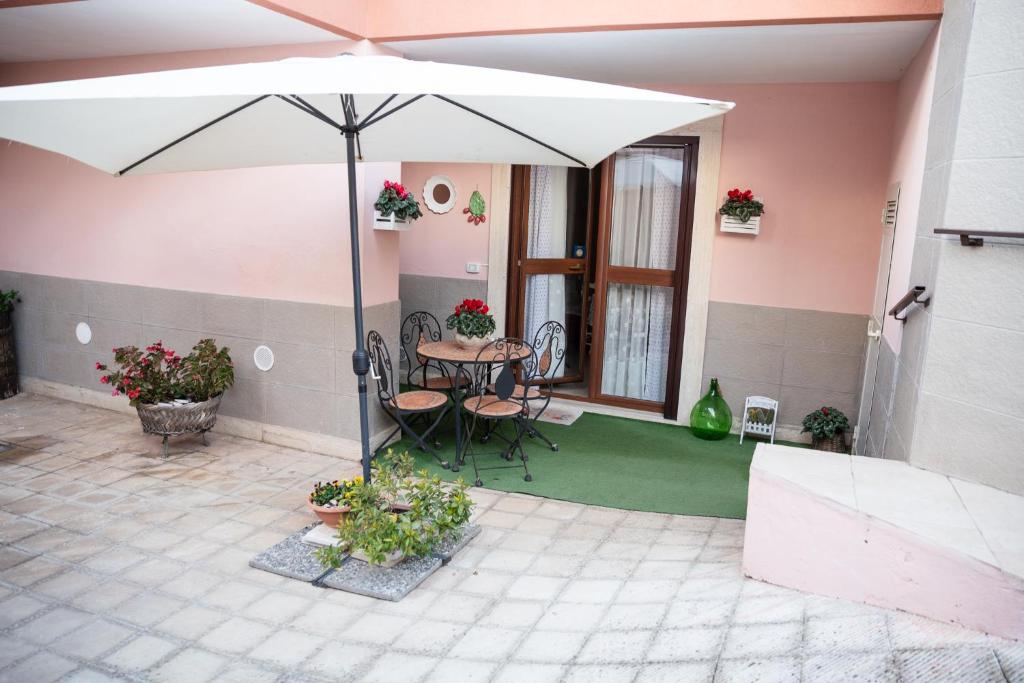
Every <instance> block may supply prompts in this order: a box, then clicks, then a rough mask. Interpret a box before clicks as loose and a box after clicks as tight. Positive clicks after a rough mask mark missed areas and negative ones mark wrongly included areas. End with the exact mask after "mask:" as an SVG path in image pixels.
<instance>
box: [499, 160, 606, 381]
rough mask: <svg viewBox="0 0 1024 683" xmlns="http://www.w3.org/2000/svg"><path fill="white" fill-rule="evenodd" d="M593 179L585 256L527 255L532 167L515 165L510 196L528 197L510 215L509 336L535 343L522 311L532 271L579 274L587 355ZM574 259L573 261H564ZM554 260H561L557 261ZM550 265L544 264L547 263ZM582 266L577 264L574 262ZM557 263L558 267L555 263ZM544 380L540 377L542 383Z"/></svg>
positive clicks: (581, 347)
mask: <svg viewBox="0 0 1024 683" xmlns="http://www.w3.org/2000/svg"><path fill="white" fill-rule="evenodd" d="M591 182H592V181H591V180H589V179H588V188H587V193H588V201H587V212H586V218H585V220H586V224H587V232H586V242H585V245H584V254H583V258H582V259H575V258H546V259H527V257H526V242H527V237H528V227H529V220H530V206H529V196H530V190H531V188H530V167H529V166H523V165H513V166H512V190H511V195H510V196H511V197H519V198H522V197H526V198H527V199H526V201H512V202H511V208H510V212H509V215H510V219H509V233H510V234H509V248H508V272H509V273H511V274H513V276H512V277H510V278H509V280H508V287H507V288H506V301H507V305H506V312H505V330H506V332H507V334H508V335H509V336H515V337H520V338H523V339H524V341H526V342H529V343H532V342H533V340H532V339H525V337H524V335H525V330H523V324H522V322H521V321H522V320H523V314H524V312H525V308H526V278H527V277H528V276H529V275H537V274H552V275H559V274H560V275H580V276H582V277H583V294H582V297H581V300H580V315H581V317H582V319H583V326H584V329H583V330H581V334H580V344H579V349H578V354H579V358H580V359H583V358H584V357H585V355H586V347H587V335H586V329H585V328H586V320H587V306H588V304H589V303H590V282H589V280H590V277H589V276H590V261H591V258H590V250H591V232H592V231H591V229H590V225H591V220H592V218H593V217H592V215H591V211H592V204H593V202H591V201H590V200H589V195H590V193H592V192H593V188H592V187H591V186H590V184H589V183H591ZM527 260H529V261H533V262H534V263H533V264H528V263H526V261H527ZM567 261H571V262H573V263H572V264H567V263H565V262H567ZM555 262H561V263H558V264H556V263H555ZM545 265H546V266H547V268H545V267H544V266H545ZM574 265H577V266H581V267H578V268H574V267H573V266H574ZM555 266H557V268H556V267H555ZM510 292H511V293H514V294H515V296H509V293H510ZM587 372H588V369H586V368H582V367H581V368H580V375H581V377H576V376H570V377H560V378H555V379H553V380H551V382H552V383H553V384H565V383H572V382H577V381H580V380H581V379H585V378H586V373H587ZM540 382H541V380H537V383H540Z"/></svg>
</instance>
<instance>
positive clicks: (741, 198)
mask: <svg viewBox="0 0 1024 683" xmlns="http://www.w3.org/2000/svg"><path fill="white" fill-rule="evenodd" d="M718 213H719V214H721V216H722V226H721V229H722V232H738V233H743V234H747V235H756V234H758V233H759V232H760V231H761V214H763V213H764V204H763V203H762V202H761V200H759V199H757V198H756V197H754V193H753V192H751V191H750V190H742V191H741V190H740V188H738V187H734V188H733V189H731V190H729V192H728V193H727V194H726V197H725V202H724V203H723V204H722V206H720V207H719V209H718Z"/></svg>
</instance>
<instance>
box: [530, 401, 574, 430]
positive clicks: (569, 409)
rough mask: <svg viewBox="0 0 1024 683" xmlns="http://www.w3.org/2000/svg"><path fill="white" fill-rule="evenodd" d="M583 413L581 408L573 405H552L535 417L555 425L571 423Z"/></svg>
mask: <svg viewBox="0 0 1024 683" xmlns="http://www.w3.org/2000/svg"><path fill="white" fill-rule="evenodd" d="M582 414H583V408H576V407H573V406H561V405H559V406H552V405H549V406H548V409H547V410H545V411H544V412H543V413H541V415H540V417H538V418H537V419H538V420H539V421H541V422H550V423H551V424H556V425H571V424H572V423H573V422H575V421H576V420H578V419H579V417H580V415H582Z"/></svg>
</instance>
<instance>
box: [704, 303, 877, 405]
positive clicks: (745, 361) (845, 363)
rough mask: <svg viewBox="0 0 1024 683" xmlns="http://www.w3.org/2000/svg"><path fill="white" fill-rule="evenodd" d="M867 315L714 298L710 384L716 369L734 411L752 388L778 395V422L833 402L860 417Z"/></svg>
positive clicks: (757, 392) (708, 368)
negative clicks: (859, 403)
mask: <svg viewBox="0 0 1024 683" xmlns="http://www.w3.org/2000/svg"><path fill="white" fill-rule="evenodd" d="M866 329H867V316H863V315H850V314H846V313H828V312H823V311H807V310H799V309H786V308H775V307H769V306H751V305H747V304H734V303H725V302H719V301H712V302H711V303H710V305H709V307H708V332H707V344H706V349H705V352H704V377H703V382H704V386H705V388H706V387H707V384H708V382H709V381H710V379H711V378H712V377H717V378H718V380H719V384H720V385H721V387H722V391H723V393H724V395H725V398H726V400H727V401H728V403H729V406H730V407H731V408H732V410H733V413H734V414H737V415H738V414H739V413H740V412H741V411H742V410H743V400H744V398H745V397H747V396H751V395H761V396H768V397H771V398H775V399H778V400H779V402H780V407H779V423H780V424H785V425H798V424H800V421H801V420H802V419H803V417H804V415H806V414H807V413H809V412H811V411H812V410H814V409H815V408H820V407H821V406H822V405H832V406H835V407H836V408H839V409H840V410H842V411H843V412H845V413H846V414H847V415H848V416H850V418H851V420H854V419H856V410H857V402H858V397H859V394H860V388H861V382H862V379H863V368H862V364H863V358H864V344H865V340H866V338H867V337H866V335H865V332H866Z"/></svg>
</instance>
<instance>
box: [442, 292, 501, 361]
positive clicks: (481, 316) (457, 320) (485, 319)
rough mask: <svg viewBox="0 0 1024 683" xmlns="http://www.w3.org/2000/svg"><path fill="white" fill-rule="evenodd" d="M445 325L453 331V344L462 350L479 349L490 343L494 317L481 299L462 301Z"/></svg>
mask: <svg viewBox="0 0 1024 683" xmlns="http://www.w3.org/2000/svg"><path fill="white" fill-rule="evenodd" d="M445 324H446V325H447V326H448V329H449V330H455V343H456V344H458V345H459V346H460V347H462V348H464V349H481V348H483V347H484V346H486V345H487V344H489V343H490V342H491V335H492V334H494V329H495V325H494V316H492V315H491V314H490V309H489V308H488V307H487V304H485V303H484V302H483V301H482V300H481V299H463V300H462V303H461V304H459V305H457V306H456V307H455V312H454V313H452V314H451V315H450V316H448V318H447V320H446V321H445Z"/></svg>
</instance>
